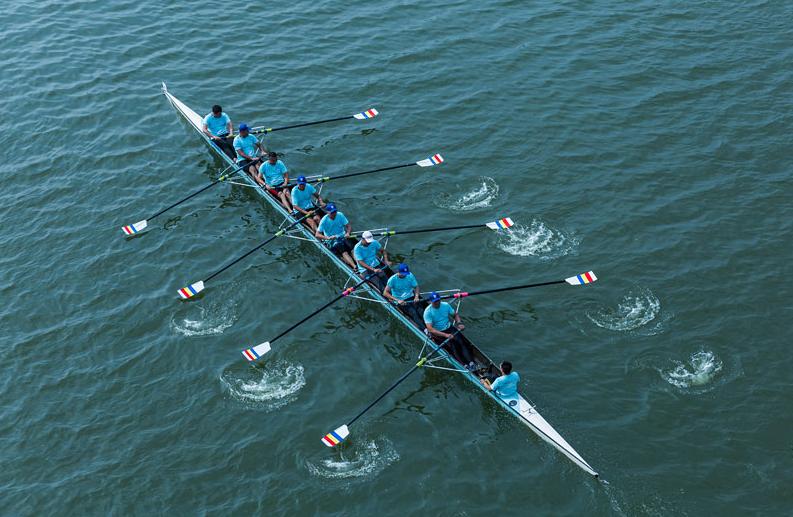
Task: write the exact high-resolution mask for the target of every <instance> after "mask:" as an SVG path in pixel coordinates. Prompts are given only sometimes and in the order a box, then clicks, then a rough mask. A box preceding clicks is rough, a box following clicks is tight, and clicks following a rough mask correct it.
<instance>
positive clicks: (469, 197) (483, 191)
mask: <svg viewBox="0 0 793 517" xmlns="http://www.w3.org/2000/svg"><path fill="white" fill-rule="evenodd" d="M478 181H479V182H478V183H477V185H476V186H475V187H474V188H472V189H471V190H469V191H467V192H462V193H458V194H445V193H444V194H441V195H440V196H439V197H438V198H437V201H436V204H437V205H438V206H439V207H441V208H448V209H450V210H454V211H455V212H468V211H470V210H476V209H478V208H486V207H488V206H490V205H491V204H492V203H493V201H495V200H496V198H498V183H496V180H494V179H493V178H490V177H488V176H479V180H478Z"/></svg>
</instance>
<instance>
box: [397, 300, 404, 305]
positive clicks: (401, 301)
mask: <svg viewBox="0 0 793 517" xmlns="http://www.w3.org/2000/svg"><path fill="white" fill-rule="evenodd" d="M397 304H399V305H405V300H399V301H397Z"/></svg>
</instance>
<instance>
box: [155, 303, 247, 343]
mask: <svg viewBox="0 0 793 517" xmlns="http://www.w3.org/2000/svg"><path fill="white" fill-rule="evenodd" d="M182 306H183V307H184V310H186V311H187V312H188V315H187V316H184V317H181V316H176V315H174V317H173V318H172V319H171V327H173V329H174V330H175V331H176V332H178V333H179V334H182V335H183V336H214V335H218V334H222V333H223V332H224V331H225V330H226V329H227V328H229V327H231V326H232V325H233V324H234V322H236V321H237V305H236V304H235V303H231V302H228V301H226V302H224V303H219V302H210V301H207V300H202V301H201V303H200V305H199V304H196V303H193V304H182Z"/></svg>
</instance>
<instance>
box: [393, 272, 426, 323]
mask: <svg viewBox="0 0 793 517" xmlns="http://www.w3.org/2000/svg"><path fill="white" fill-rule="evenodd" d="M419 293H420V291H419V283H418V281H417V280H416V277H415V276H414V275H413V273H411V272H410V268H409V267H408V265H407V264H400V265H399V267H398V268H397V272H396V274H394V275H391V278H389V279H388V283H386V286H385V290H384V291H383V296H385V297H386V298H387V299H388V300H391V301H392V302H394V303H395V304H397V305H399V308H400V309H402V312H404V313H406V314H407V315H408V317H409V318H410V319H411V320H413V321H414V322H415V323H416V324H418V325H422V324H423V318H422V317H421V314H419V306H418V301H419V296H420V294H419ZM411 298H412V299H413V300H412V301H409V300H410V299H411Z"/></svg>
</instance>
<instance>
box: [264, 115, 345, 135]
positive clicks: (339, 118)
mask: <svg viewBox="0 0 793 517" xmlns="http://www.w3.org/2000/svg"><path fill="white" fill-rule="evenodd" d="M351 118H355V117H354V116H353V115H347V116H346V117H336V118H328V119H325V120H316V121H314V122H303V123H302V124H292V125H291V126H282V127H267V128H265V127H255V128H253V129H252V130H251V133H253V134H257V135H258V134H262V133H272V132H273V131H283V130H284V129H294V128H296V127H306V126H316V125H317V124H327V123H328V122H338V121H339V120H347V119H351Z"/></svg>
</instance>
